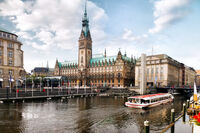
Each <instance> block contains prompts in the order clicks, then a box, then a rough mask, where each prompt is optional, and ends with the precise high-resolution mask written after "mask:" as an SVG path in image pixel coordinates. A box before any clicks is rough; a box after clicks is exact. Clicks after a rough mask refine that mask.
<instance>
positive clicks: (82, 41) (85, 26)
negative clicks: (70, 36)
mask: <svg viewBox="0 0 200 133" xmlns="http://www.w3.org/2000/svg"><path fill="white" fill-rule="evenodd" d="M78 42H79V46H78V68H79V73H80V76H79V77H80V81H81V84H82V85H86V84H87V83H86V78H87V68H88V67H89V63H90V59H91V58H92V38H91V35H90V29H89V20H88V17H87V9H86V6H85V12H84V16H83V19H82V30H81V35H80V37H79V41H78Z"/></svg>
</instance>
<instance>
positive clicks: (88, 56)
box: [54, 10, 135, 87]
mask: <svg viewBox="0 0 200 133" xmlns="http://www.w3.org/2000/svg"><path fill="white" fill-rule="evenodd" d="M134 68H135V60H134V59H133V58H129V57H127V56H126V54H124V55H122V54H121V52H120V51H119V52H118V54H117V55H116V56H106V51H105V54H104V55H101V56H99V57H92V38H91V35H90V30H89V21H88V18H87V12H86V10H85V13H84V17H83V20H82V30H81V35H80V38H79V49H78V62H59V61H58V60H56V65H55V70H54V75H55V76H67V78H68V85H69V86H97V87H98V86H99V87H100V86H108V87H125V86H130V85H134V74H135V72H134Z"/></svg>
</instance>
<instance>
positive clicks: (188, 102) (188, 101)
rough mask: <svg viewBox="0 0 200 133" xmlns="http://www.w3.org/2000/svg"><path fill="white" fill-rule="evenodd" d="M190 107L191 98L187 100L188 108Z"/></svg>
mask: <svg viewBox="0 0 200 133" xmlns="http://www.w3.org/2000/svg"><path fill="white" fill-rule="evenodd" d="M189 107H190V100H187V108H189Z"/></svg>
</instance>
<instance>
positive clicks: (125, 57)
mask: <svg viewBox="0 0 200 133" xmlns="http://www.w3.org/2000/svg"><path fill="white" fill-rule="evenodd" d="M122 59H123V60H126V61H130V62H131V58H129V57H127V56H124V55H122Z"/></svg>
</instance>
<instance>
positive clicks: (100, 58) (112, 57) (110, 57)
mask: <svg viewBox="0 0 200 133" xmlns="http://www.w3.org/2000/svg"><path fill="white" fill-rule="evenodd" d="M116 59H117V56H107V57H104V56H102V57H96V58H92V59H90V64H92V63H95V62H97V63H98V62H100V63H102V62H104V63H105V61H106V60H107V62H109V60H110V61H115V60H116Z"/></svg>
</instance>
